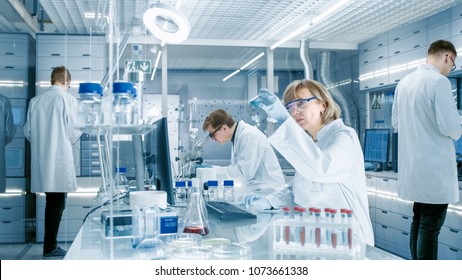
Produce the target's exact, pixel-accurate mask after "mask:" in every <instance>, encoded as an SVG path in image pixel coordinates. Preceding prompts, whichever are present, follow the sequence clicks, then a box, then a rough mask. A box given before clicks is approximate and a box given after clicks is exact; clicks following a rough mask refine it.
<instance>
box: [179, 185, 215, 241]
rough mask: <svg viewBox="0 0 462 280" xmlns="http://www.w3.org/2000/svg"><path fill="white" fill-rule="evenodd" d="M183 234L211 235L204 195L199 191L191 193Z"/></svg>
mask: <svg viewBox="0 0 462 280" xmlns="http://www.w3.org/2000/svg"><path fill="white" fill-rule="evenodd" d="M183 233H196V234H200V235H207V234H208V233H209V219H208V213H207V208H206V207H205V203H204V199H203V198H202V194H201V193H200V192H198V191H194V192H192V193H191V195H190V197H189V200H188V206H187V209H186V220H185V225H184V230H183Z"/></svg>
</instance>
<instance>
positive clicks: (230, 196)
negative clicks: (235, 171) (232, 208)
mask: <svg viewBox="0 0 462 280" xmlns="http://www.w3.org/2000/svg"><path fill="white" fill-rule="evenodd" d="M223 200H224V201H227V202H233V201H234V181H233V180H223Z"/></svg>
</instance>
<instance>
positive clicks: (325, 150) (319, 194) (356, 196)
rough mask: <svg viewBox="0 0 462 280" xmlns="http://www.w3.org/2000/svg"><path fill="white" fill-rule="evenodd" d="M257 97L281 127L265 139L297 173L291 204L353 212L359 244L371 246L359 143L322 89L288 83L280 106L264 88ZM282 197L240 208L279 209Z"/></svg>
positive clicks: (304, 82)
mask: <svg viewBox="0 0 462 280" xmlns="http://www.w3.org/2000/svg"><path fill="white" fill-rule="evenodd" d="M258 95H259V97H260V101H261V102H260V105H259V107H261V108H262V109H263V110H265V111H266V113H267V114H268V115H269V116H270V117H272V118H274V119H275V120H277V121H278V123H280V124H281V125H280V127H279V128H278V129H277V130H276V131H275V133H274V134H273V135H272V136H271V137H270V138H269V140H270V143H271V144H272V145H273V146H274V147H275V148H276V150H278V151H279V152H280V153H281V154H282V155H283V156H284V158H285V159H286V160H287V161H288V162H289V163H290V164H291V165H292V166H293V167H294V169H295V171H296V173H295V176H294V179H293V181H292V186H291V187H292V191H293V195H294V201H295V203H296V204H297V205H300V206H303V207H305V208H309V207H317V208H322V209H323V208H326V207H327V208H334V209H341V208H347V209H351V210H353V216H354V218H355V219H356V220H357V222H358V224H359V232H358V237H359V240H360V241H362V242H364V243H366V244H368V245H371V246H373V245H374V234H373V232H372V224H371V220H370V217H369V203H368V200H367V190H366V175H365V171H364V157H363V152H362V149H361V144H360V142H359V139H358V135H357V134H356V132H355V130H354V129H353V128H351V127H348V126H346V125H345V124H344V123H343V121H342V119H340V118H339V117H340V108H339V107H338V105H337V104H336V103H335V101H334V99H333V98H332V96H331V95H330V93H329V92H328V91H327V89H326V88H325V87H324V86H323V85H321V84H320V83H318V82H316V81H312V80H296V81H293V82H292V83H291V84H290V85H289V86H288V87H287V88H286V90H285V92H284V102H285V104H286V106H285V107H284V105H282V103H281V101H280V100H279V98H278V97H277V96H276V95H274V94H273V93H272V92H270V91H268V90H266V89H262V90H260V91H259V93H258ZM289 113H290V115H289ZM290 116H292V117H290ZM289 189H290V187H289ZM286 195H287V194H286V193H285V192H281V193H280V194H273V195H269V196H266V197H262V198H259V199H255V197H248V198H249V199H247V200H246V201H245V202H244V203H245V204H246V205H252V206H255V204H258V205H264V204H265V202H266V204H267V208H271V207H275V208H278V207H282V206H284V203H285V201H286V200H285V199H281V198H284V197H285V196H286ZM261 200H263V201H265V202H259V201H261Z"/></svg>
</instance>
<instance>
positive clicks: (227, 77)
mask: <svg viewBox="0 0 462 280" xmlns="http://www.w3.org/2000/svg"><path fill="white" fill-rule="evenodd" d="M264 55H265V52H261V53H260V54H259V55H257V56H256V57H254V58H252V59H251V60H250V61H249V62H247V63H246V64H244V65H242V66H241V67H240V68H239V69H237V70H236V71H234V72H233V73H231V74H229V75H228V76H226V77H224V78H223V82H225V81H226V80H228V79H229V78H231V77H232V76H234V75H236V74H237V73H239V72H241V71H242V70H244V69H245V68H247V67H249V65H251V64H252V63H254V62H255V61H257V60H259V59H260V58H262V57H263V56H264Z"/></svg>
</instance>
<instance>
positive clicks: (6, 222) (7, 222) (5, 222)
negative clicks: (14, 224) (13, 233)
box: [2, 221, 11, 224]
mask: <svg viewBox="0 0 462 280" xmlns="http://www.w3.org/2000/svg"><path fill="white" fill-rule="evenodd" d="M2 223H4V224H11V221H2Z"/></svg>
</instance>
